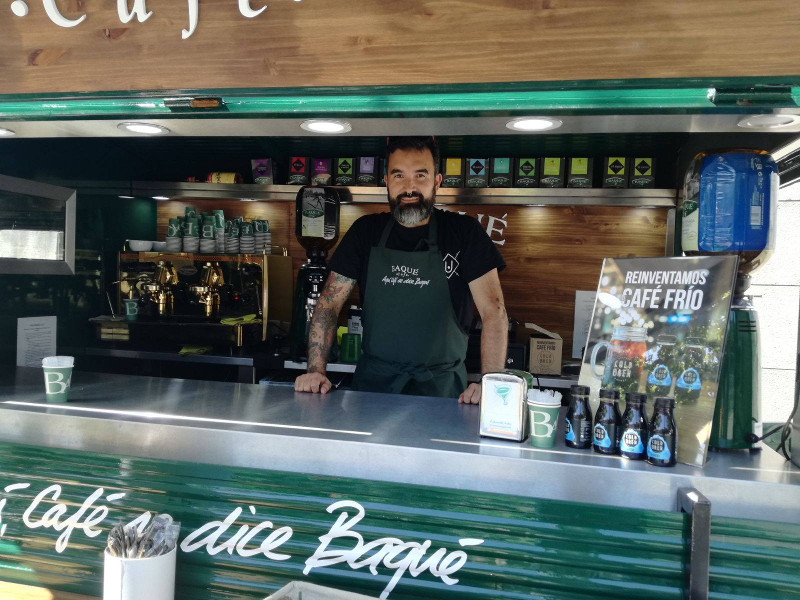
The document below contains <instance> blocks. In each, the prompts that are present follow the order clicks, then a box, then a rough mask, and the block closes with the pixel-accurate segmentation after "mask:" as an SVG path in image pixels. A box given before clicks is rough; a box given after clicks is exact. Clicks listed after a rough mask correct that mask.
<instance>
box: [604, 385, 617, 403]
mask: <svg viewBox="0 0 800 600" xmlns="http://www.w3.org/2000/svg"><path fill="white" fill-rule="evenodd" d="M600 397H601V398H608V399H609V400H619V390H609V389H606V388H603V389H602V390H600Z"/></svg>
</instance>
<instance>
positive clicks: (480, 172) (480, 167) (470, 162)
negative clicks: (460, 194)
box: [466, 158, 489, 188]
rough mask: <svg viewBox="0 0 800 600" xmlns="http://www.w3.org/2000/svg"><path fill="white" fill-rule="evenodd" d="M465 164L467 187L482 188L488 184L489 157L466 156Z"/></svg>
mask: <svg viewBox="0 0 800 600" xmlns="http://www.w3.org/2000/svg"><path fill="white" fill-rule="evenodd" d="M466 166H467V176H466V179H467V187H468V188H483V187H486V186H487V185H489V159H488V158H468V159H466Z"/></svg>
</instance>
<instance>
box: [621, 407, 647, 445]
mask: <svg viewBox="0 0 800 600" xmlns="http://www.w3.org/2000/svg"><path fill="white" fill-rule="evenodd" d="M646 404H647V394H639V393H637V392H629V393H627V394H626V395H625V413H624V414H623V415H622V428H621V429H622V434H621V436H620V438H619V453H620V454H622V456H624V457H625V458H629V459H631V460H644V459H645V458H646V457H647V428H648V423H647V409H646V406H645V405H646Z"/></svg>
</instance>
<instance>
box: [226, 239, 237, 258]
mask: <svg viewBox="0 0 800 600" xmlns="http://www.w3.org/2000/svg"><path fill="white" fill-rule="evenodd" d="M225 254H239V238H235V237H226V238H225Z"/></svg>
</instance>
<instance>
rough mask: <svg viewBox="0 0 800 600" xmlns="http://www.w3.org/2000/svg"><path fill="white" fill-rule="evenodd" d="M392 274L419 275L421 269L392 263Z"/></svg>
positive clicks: (400, 275) (399, 275)
mask: <svg viewBox="0 0 800 600" xmlns="http://www.w3.org/2000/svg"><path fill="white" fill-rule="evenodd" d="M392 275H397V276H398V277H408V276H409V275H419V269H414V268H411V267H407V266H405V265H392Z"/></svg>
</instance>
